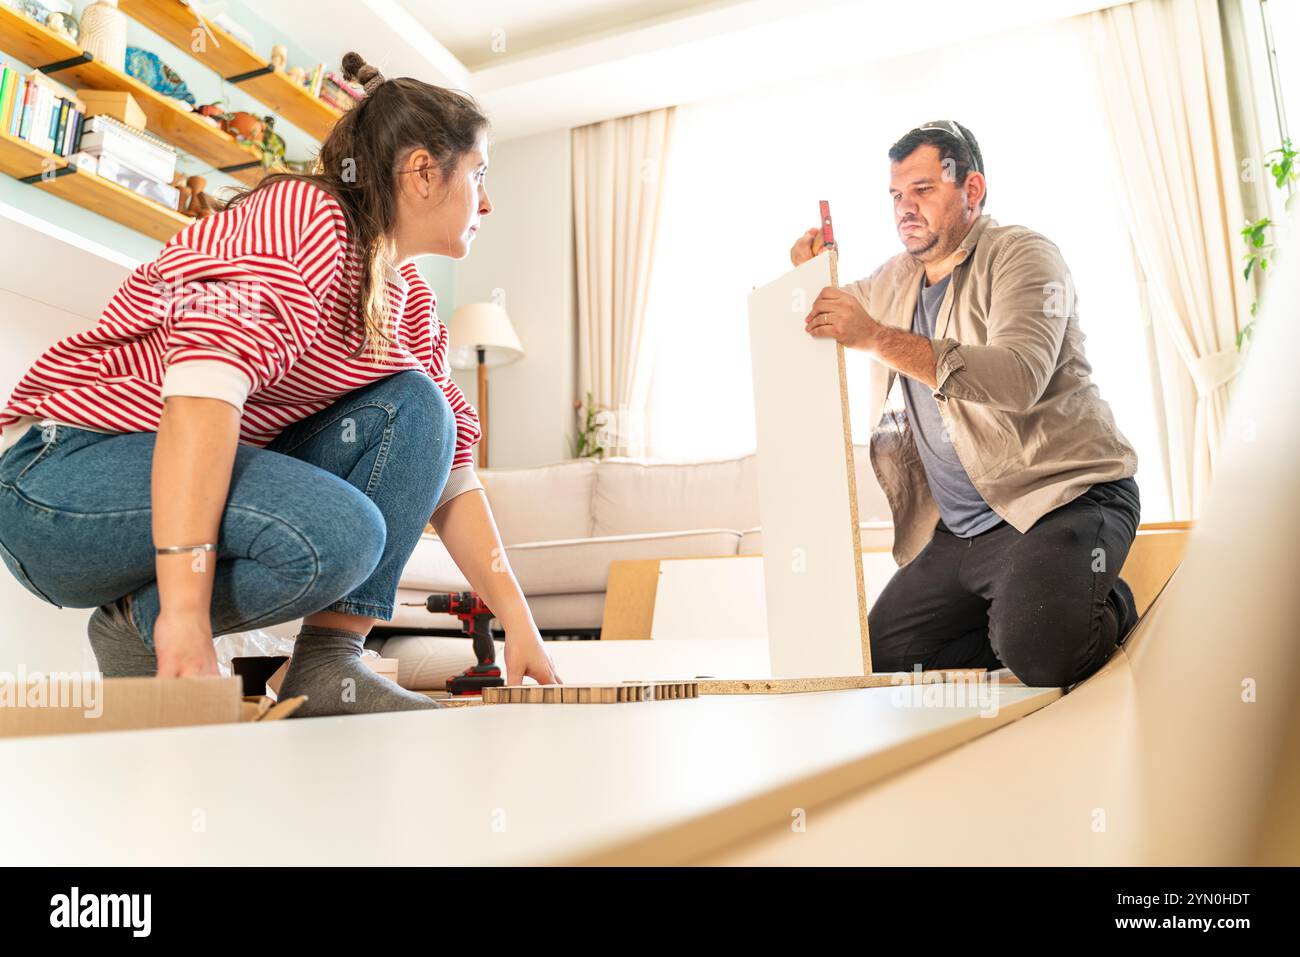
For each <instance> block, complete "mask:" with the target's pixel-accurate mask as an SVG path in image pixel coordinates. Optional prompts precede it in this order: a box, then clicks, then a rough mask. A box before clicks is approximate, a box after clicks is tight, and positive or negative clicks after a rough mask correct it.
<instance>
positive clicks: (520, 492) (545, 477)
mask: <svg viewBox="0 0 1300 957" xmlns="http://www.w3.org/2000/svg"><path fill="white" fill-rule="evenodd" d="M478 476H479V480H480V481H482V483H483V488H484V490H485V491H486V492H487V497H488V502H489V504H490V505H491V506H492V515H493V517H494V518H495V519H496V523H497V528H498V529H499V530H500V532H501V542H502V544H505V545H514V544H516V543H518V542H549V541H555V540H557V539H570V538H586V537H587V536H589V535H591V534H592V530H591V494H592V486H593V484H594V481H595V476H596V462H595V461H594V460H593V459H574V460H572V461H569V462H557V463H555V464H554V465H542V466H537V467H534V468H517V469H480V470H479V473H478ZM716 524H717V523H716V522H710V523H709V525H710V526H713V525H716ZM637 531H648V529H637Z"/></svg>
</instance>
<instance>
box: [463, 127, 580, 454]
mask: <svg viewBox="0 0 1300 957" xmlns="http://www.w3.org/2000/svg"><path fill="white" fill-rule="evenodd" d="M570 162H571V161H570V148H569V131H568V130H567V129H566V130H557V131H554V132H550V133H543V134H539V135H537V136H530V137H526V138H524V139H518V140H511V141H509V142H507V143H502V144H499V145H497V146H495V147H493V148H491V150H490V152H489V170H488V176H487V188H488V195H489V197H490V198H491V200H492V205H493V212H492V213H491V214H490V215H489V216H488V217H487V218H486V219H484V220H483V226H482V228H481V229H480V231H479V234H478V238H476V239H475V240H474V246H473V248H472V249H471V251H470V254H469V256H467V257H466V258H465V259H463V260H461V261H460V262H459V263H457V264H456V282H455V300H456V303H457V304H458V305H464V304H466V303H471V302H488V301H493V300H496V301H499V302H500V303H501V304H502V305H504V306H505V309H506V311H507V312H508V313H509V315H510V318H511V320H513V322H514V325H515V330H516V331H517V332H518V334H519V340H520V342H521V343H522V344H523V347H524V358H522V359H520V360H518V361H517V362H514V363H512V364H510V365H506V366H497V367H496V368H493V369H490V370H489V373H488V380H489V386H490V392H489V399H490V404H489V409H488V412H489V429H488V441H489V445H488V455H489V463H488V464H489V465H490V466H491V467H493V468H512V467H519V466H528V465H542V464H545V463H548V462H556V461H560V460H562V459H567V458H569V457H570V440H571V437H572V435H573V432H574V423H575V418H574V413H573V400H574V397H575V393H576V391H577V390H576V385H575V381H576V379H575V375H576V374H575V366H576V361H577V358H576V357H577V338H576V322H575V318H574V317H575V308H576V306H575V303H576V299H575V291H574V279H573V277H574V269H573V209H572V202H571V196H572V179H571V176H572V174H571V168H570ZM439 314H440V315H441V316H442V318H443V321H444V322H446V323H447V324H448V327H449V328H451V329H453V331H454V326H453V325H452V316H451V314H450V313H449V312H446V311H443V310H442V309H440V310H439ZM453 378H454V379H455V380H456V383H457V384H458V385H459V386H460V387H461V388H462V389H463V390H464V392H465V395H466V397H467V398H469V400H470V401H471V402H472V403H474V404H475V406H476V407H477V406H478V404H479V403H478V389H477V384H476V373H475V372H474V371H473V370H468V371H463V372H456V373H454V374H453Z"/></svg>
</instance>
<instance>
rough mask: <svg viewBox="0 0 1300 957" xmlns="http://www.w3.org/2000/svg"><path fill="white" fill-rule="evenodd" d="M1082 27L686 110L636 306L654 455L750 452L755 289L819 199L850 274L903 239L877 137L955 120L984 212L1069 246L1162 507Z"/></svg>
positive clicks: (862, 380)
mask: <svg viewBox="0 0 1300 957" xmlns="http://www.w3.org/2000/svg"><path fill="white" fill-rule="evenodd" d="M1080 26H1081V24H1080V23H1079V22H1078V21H1060V22H1056V23H1050V24H1043V25H1039V26H1035V27H1031V28H1028V29H1023V30H1017V31H1015V32H1013V33H1008V34H1003V35H1001V36H997V37H990V38H985V39H979V40H975V41H972V42H970V43H968V44H963V45H962V46H960V47H947V48H942V49H937V50H932V51H928V52H925V53H920V54H912V55H908V56H905V57H900V58H896V59H891V60H888V61H881V62H877V63H870V64H861V65H854V66H852V67H850V68H846V69H844V70H842V71H839V72H836V73H834V74H830V75H826V76H821V77H818V76H813V75H811V74H810V75H809V77H808V82H807V84H806V85H805V86H803V87H802V88H801V89H798V90H792V89H789V88H779V89H772V90H767V91H763V92H758V93H749V94H746V95H743V96H736V97H726V98H719V99H715V100H708V101H703V102H699V103H694V104H687V105H683V106H681V107H679V110H678V126H677V129H676V130H675V132H674V136H673V148H672V153H671V156H670V158H669V164H668V169H667V171H666V174H665V175H666V176H667V180H666V182H665V198H664V206H663V210H662V213H661V220H660V229H659V235H658V239H657V251H656V261H655V267H654V273H653V276H652V286H651V290H650V296H649V301H648V305H647V309H648V312H647V317H646V323H647V340H648V345H647V347H648V348H650V349H652V350H653V368H654V377H653V381H652V386H651V392H650V400H649V405H648V409H647V417H646V429H647V439H648V441H649V446H650V452H651V454H652V455H654V456H656V457H659V458H665V459H692V458H709V457H721V456H730V455H740V454H743V453H745V452H749V451H752V450H753V448H754V445H755V437H754V419H753V391H752V390H753V386H752V381H751V377H750V371H749V351H748V318H747V313H746V306H745V296H746V294H747V293H748V291H749V290H750V289H752V288H754V287H755V286H759V285H762V284H764V283H766V282H768V281H770V280H771V279H773V278H775V277H776V276H778V275H780V274H781V273H783V272H785V271H786V270H788V269H789V268H790V260H789V248H790V246H791V244H792V243H793V242H794V240H795V239H796V238H797V237H798V236H799V234H800V233H802V232H803V231H804V230H806V229H808V228H810V227H812V226H815V225H816V224H817V202H818V200H821V199H827V200H829V201H830V204H831V212H832V215H833V216H834V219H835V235H836V239H837V240H838V241H839V243H840V246H841V249H842V256H841V259H840V282H841V283H845V282H849V281H851V280H853V279H856V278H859V277H862V276H865V275H867V274H868V273H870V272H871V271H872V270H873V269H874V268H875V267H876V266H877V265H878V264H879V263H880V262H882V261H883V260H885V259H886V258H888V257H890V256H893V255H895V254H896V253H898V252H899V251H901V246H900V244H899V242H898V238H897V235H896V233H895V232H894V227H893V218H892V207H891V203H890V200H889V196H888V192H887V190H888V185H889V161H888V159H887V157H886V155H885V154H886V151H887V150H888V148H889V146H890V145H891V144H892V143H893V142H894V140H896V139H897V138H898V137H899V136H901V135H902V134H903V133H905V132H907V131H908V130H909V129H911V128H912V127H913V126H916V125H918V124H919V123H922V122H925V121H927V120H933V119H938V118H954V119H958V120H960V121H961V122H962V123H963V124H964V125H965V126H967V127H968V128H969V129H971V130H972V131H973V132H974V134H975V136H976V137H977V138H978V140H979V143H980V147H981V150H982V152H983V155H984V161H985V164H986V167H987V173H988V179H989V196H990V199H989V203H988V205H987V207H986V212H988V213H989V214H990V215H991V216H992V217H993V218H994V219H995V220H997V221H998V222H999V223H1001V224H1003V225H1006V224H1011V223H1019V224H1023V225H1026V226H1029V227H1030V228H1032V229H1035V230H1038V231H1039V232H1041V233H1043V234H1044V235H1046V236H1047V237H1048V238H1050V239H1051V240H1053V241H1054V242H1055V243H1056V244H1057V245H1058V246H1059V247H1060V248H1061V250H1062V252H1063V254H1064V256H1065V259H1066V262H1067V263H1068V264H1069V266H1070V269H1071V272H1072V274H1073V277H1074V282H1075V287H1076V290H1077V296H1078V305H1079V314H1080V322H1081V325H1082V328H1083V331H1084V333H1085V334H1086V336H1087V341H1086V343H1085V346H1086V349H1087V354H1088V358H1089V361H1090V362H1091V364H1092V366H1093V379H1094V381H1095V382H1096V383H1097V385H1098V387H1099V388H1100V390H1101V394H1102V396H1103V397H1104V398H1105V399H1106V400H1107V401H1108V402H1109V403H1110V405H1111V408H1112V410H1113V411H1114V414H1115V418H1116V421H1117V422H1118V424H1119V427H1120V430H1121V431H1122V432H1123V433H1124V435H1125V436H1126V437H1127V438H1128V439H1129V441H1130V442H1132V443H1133V445H1134V446H1135V447H1136V448H1137V450H1138V458H1139V471H1138V476H1137V478H1138V482H1139V485H1140V486H1141V489H1142V498H1143V509H1142V513H1143V520H1144V521H1154V520H1160V519H1162V518H1166V517H1168V515H1169V505H1168V500H1167V498H1168V496H1167V491H1166V484H1167V483H1166V480H1165V475H1164V464H1163V458H1162V454H1161V449H1160V447H1159V438H1158V432H1157V425H1156V416H1155V401H1156V399H1155V391H1154V390H1153V387H1152V375H1151V371H1150V366H1149V363H1148V357H1147V351H1146V349H1147V347H1146V341H1147V334H1146V329H1145V328H1144V326H1143V322H1144V319H1143V315H1142V311H1141V308H1140V300H1139V290H1138V288H1137V282H1136V279H1135V269H1134V265H1133V257H1132V252H1131V246H1130V243H1129V239H1128V233H1127V229H1126V227H1125V225H1124V222H1123V218H1122V213H1121V210H1120V207H1119V201H1118V197H1117V193H1116V192H1115V190H1114V189H1113V188H1112V186H1111V184H1110V181H1109V169H1110V163H1111V160H1110V156H1109V153H1108V152H1107V151H1108V150H1109V144H1108V140H1107V135H1108V134H1107V130H1106V128H1105V126H1104V121H1103V119H1102V114H1101V111H1100V107H1099V103H1098V100H1097V94H1096V91H1095V88H1094V86H1093V82H1094V74H1093V68H1092V64H1091V59H1090V53H1089V51H1088V49H1087V45H1086V40H1087V33H1086V31H1084V30H1083V29H1080ZM847 356H848V370H849V374H850V380H851V384H850V394H851V398H852V411H853V416H854V421H853V431H854V440H855V441H856V442H858V443H865V442H866V441H867V440H868V437H869V435H870V432H871V423H869V422H867V421H866V419H867V409H866V402H867V399H868V396H869V389H868V385H869V376H870V375H872V374H873V373H872V367H873V365H874V363H873V362H872V361H871V360H870V359H868V358H867V357H866V356H865V355H864V354H863V353H860V352H855V351H853V350H849V352H848V353H847ZM798 387H799V384H798V383H797V382H794V383H791V392H790V395H791V400H792V401H797V399H798Z"/></svg>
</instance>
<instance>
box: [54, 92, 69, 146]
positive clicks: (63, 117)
mask: <svg viewBox="0 0 1300 957" xmlns="http://www.w3.org/2000/svg"><path fill="white" fill-rule="evenodd" d="M71 105H72V104H70V103H69V102H68V101H67V100H60V101H59V108H58V111H57V112H56V113H55V114H54V121H53V123H52V124H51V126H52V127H53V129H54V135H53V137H51V139H50V149H51V150H53V151H54V154H55V155H56V156H62V155H63V138H64V136H65V135H66V134H67V132H68V107H69V106H71Z"/></svg>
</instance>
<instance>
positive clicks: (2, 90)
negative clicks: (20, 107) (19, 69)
mask: <svg viewBox="0 0 1300 957" xmlns="http://www.w3.org/2000/svg"><path fill="white" fill-rule="evenodd" d="M13 77H14V73H13V70H11V69H9V66H8V64H6V65H5V66H4V67H3V70H2V71H0V130H4V131H5V132H6V133H7V132H8V131H9V109H10V100H9V94H10V93H12V92H13V90H12V86H13Z"/></svg>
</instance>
